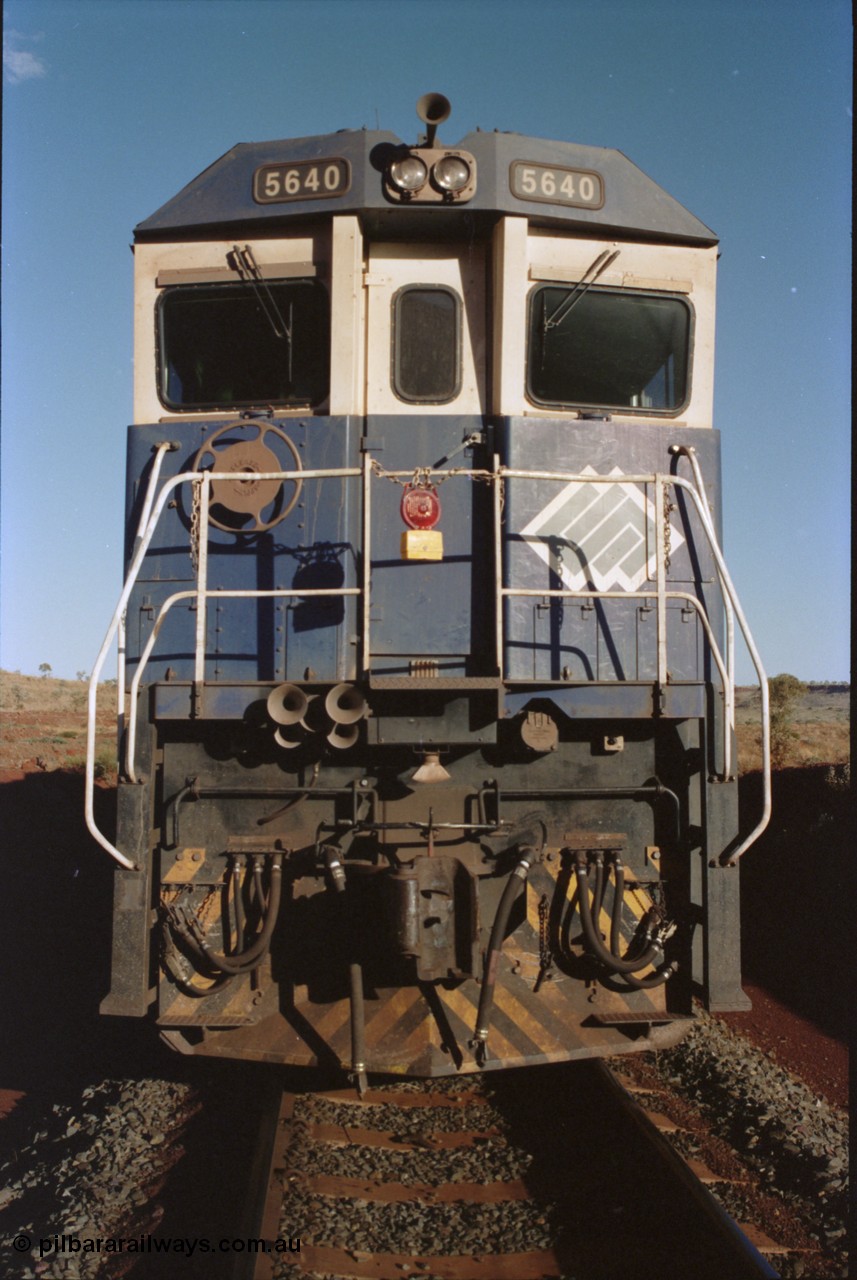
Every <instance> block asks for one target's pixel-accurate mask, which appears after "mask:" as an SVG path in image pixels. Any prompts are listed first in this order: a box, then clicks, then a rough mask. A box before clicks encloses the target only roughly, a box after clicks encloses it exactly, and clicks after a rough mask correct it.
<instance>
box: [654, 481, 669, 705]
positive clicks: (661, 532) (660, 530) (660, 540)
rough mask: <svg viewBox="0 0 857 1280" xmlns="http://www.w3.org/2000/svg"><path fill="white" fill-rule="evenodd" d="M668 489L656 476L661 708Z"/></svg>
mask: <svg viewBox="0 0 857 1280" xmlns="http://www.w3.org/2000/svg"><path fill="white" fill-rule="evenodd" d="M665 498H666V489H665V488H664V481H663V477H662V476H655V574H656V586H657V592H658V706H657V707H656V711H658V712H659V711H660V710H661V704H662V699H663V697H664V690H665V689H666V687H667V683H668V681H669V671H668V669H667V583H666V576H667V563H666V551H665V547H666V537H665V534H666V522H665V519H664V501H665Z"/></svg>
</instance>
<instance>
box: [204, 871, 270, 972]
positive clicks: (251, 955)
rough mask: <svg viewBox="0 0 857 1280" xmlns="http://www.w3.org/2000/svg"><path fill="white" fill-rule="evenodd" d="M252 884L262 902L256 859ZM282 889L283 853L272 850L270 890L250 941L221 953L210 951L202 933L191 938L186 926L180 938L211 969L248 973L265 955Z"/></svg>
mask: <svg viewBox="0 0 857 1280" xmlns="http://www.w3.org/2000/svg"><path fill="white" fill-rule="evenodd" d="M253 880H254V887H255V890H256V895H257V898H258V900H259V902H260V903H261V902H262V900H263V899H262V870H261V865H260V863H259V862H256V863H255V866H254V870H253ZM282 889H283V855H282V854H281V853H275V854H274V856H273V858H272V859H271V889H270V892H269V894H268V901H267V904H266V906H265V916H264V920H263V923H262V928H261V930H260V931H259V933H258V934H257V935H256V937H255V939H254V940H253V942H251V944H250V945H249V946H248V947H245V949H244V950H243V951H241V952H239V953H238V954H237V955H234V956H224V955H220V954H219V953H218V952H216V951H215V950H214V948H213V947H212V946H210V945H209V943H208V942H207V941H206V939H205V937H204V935H202V936H199V937H194V936H193V933H192V932H191V929H190V928H183V929H182V930H181V932H182V937H183V938H184V940H185V942H186V943H187V944H188V946H189V947H190V948H191V950H192V951H193V952H194V954H195V955H196V956H197V958H198V959H199V960H200V961H202V963H204V964H206V965H208V966H209V967H210V968H212V969H216V970H217V971H218V972H219V973H226V974H230V975H236V974H244V973H251V972H252V971H253V969H256V968H258V966H259V963H260V961H261V960H262V959H263V958H264V956H265V955H266V954H267V951H268V948H269V947H270V945H271V938H272V936H273V933H274V928H275V926H276V923H277V917H278V915H279V913H280V900H281V897H282ZM196 932H197V933H198V934H200V935H201V930H200V929H199V928H197V930H196Z"/></svg>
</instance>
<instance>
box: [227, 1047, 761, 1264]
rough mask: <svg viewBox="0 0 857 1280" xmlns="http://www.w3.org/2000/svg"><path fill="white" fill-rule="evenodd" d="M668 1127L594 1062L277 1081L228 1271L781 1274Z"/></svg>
mask: <svg viewBox="0 0 857 1280" xmlns="http://www.w3.org/2000/svg"><path fill="white" fill-rule="evenodd" d="M663 1128H664V1125H663V1123H662V1120H661V1121H660V1122H659V1119H658V1117H657V1116H656V1115H655V1116H654V1117H652V1116H650V1115H649V1114H647V1111H646V1101H645V1099H643V1103H642V1105H641V1101H640V1099H639V1098H638V1099H635V1098H634V1097H632V1095H631V1094H630V1092H629V1091H628V1090H627V1089H626V1088H624V1087H623V1086H622V1085H621V1084H620V1083H619V1082H618V1080H617V1079H616V1078H615V1077H614V1076H613V1075H612V1074H611V1073H610V1071H609V1070H608V1069H607V1068H606V1067H604V1066H603V1065H602V1064H599V1063H594V1062H586V1063H578V1064H571V1065H564V1066H558V1067H542V1068H538V1069H536V1070H523V1071H516V1072H511V1073H503V1075H502V1076H498V1077H496V1078H485V1079H481V1080H479V1081H473V1080H472V1078H471V1079H470V1080H467V1081H465V1080H461V1081H455V1082H445V1081H440V1082H438V1081H434V1082H419V1083H417V1082H407V1083H403V1084H393V1085H387V1086H385V1087H383V1088H377V1089H374V1088H373V1089H371V1090H370V1091H369V1092H368V1093H367V1094H365V1095H364V1096H363V1097H362V1098H361V1097H359V1096H358V1095H357V1093H356V1091H354V1090H330V1091H323V1092H316V1093H312V1092H311V1093H305V1094H293V1093H284V1094H283V1095H282V1096H281V1097H280V1098H279V1099H275V1098H273V1097H272V1099H271V1101H270V1104H269V1107H268V1115H267V1118H266V1121H265V1122H264V1128H263V1133H262V1135H261V1141H260V1143H259V1145H258V1149H257V1162H256V1169H255V1175H254V1179H253V1183H254V1185H253V1187H252V1188H251V1192H250V1196H249V1199H248V1205H247V1216H246V1222H247V1232H246V1234H247V1236H248V1237H250V1238H255V1239H260V1240H264V1241H267V1242H271V1243H272V1245H273V1251H272V1252H269V1253H257V1254H255V1255H251V1254H250V1253H249V1252H248V1253H247V1254H245V1255H244V1256H243V1257H241V1258H240V1259H239V1261H238V1266H237V1268H236V1270H235V1272H234V1276H235V1280H303V1278H304V1277H313V1278H323V1280H327V1278H328V1277H343V1278H345V1277H354V1278H355V1280H368V1278H370V1277H376V1278H377V1280H506V1278H507V1277H508V1280H541V1278H542V1277H544V1278H548V1277H552V1278H562V1280H566V1278H568V1280H571V1278H572V1277H574V1280H616V1278H617V1277H622V1280H644V1278H645V1280H650V1277H651V1276H653V1275H658V1276H662V1277H664V1278H665V1280H671V1277H674V1276H675V1277H678V1276H682V1277H684V1276H687V1275H688V1274H693V1275H694V1277H695V1280H708V1277H711V1280H715V1277H716V1280H722V1277H724V1276H729V1277H730V1280H743V1278H744V1277H776V1276H777V1275H778V1273H777V1271H776V1270H775V1269H774V1268H773V1267H772V1266H771V1265H770V1263H769V1262H768V1261H767V1260H766V1258H765V1257H764V1256H763V1255H762V1253H761V1252H760V1251H759V1249H757V1248H756V1246H755V1245H754V1243H753V1242H752V1241H751V1239H750V1238H749V1235H748V1232H747V1231H746V1230H742V1229H741V1228H740V1227H738V1226H737V1225H736V1223H735V1222H733V1221H732V1219H731V1218H729V1217H728V1215H727V1214H726V1212H725V1211H724V1210H723V1209H722V1208H721V1206H720V1204H719V1203H718V1202H717V1201H716V1200H715V1199H714V1197H713V1196H712V1195H711V1193H710V1192H709V1191H708V1189H707V1187H706V1186H705V1179H706V1171H705V1170H703V1169H699V1168H696V1169H694V1168H691V1167H690V1166H689V1165H688V1164H687V1163H686V1162H685V1161H684V1160H682V1159H681V1157H680V1156H679V1155H677V1153H676V1151H675V1149H674V1147H673V1146H672V1144H671V1143H670V1142H669V1141H668V1140H667V1139H666V1138H665V1137H664V1134H663ZM760 1243H761V1244H762V1245H763V1247H769V1246H770V1244H771V1242H770V1241H767V1242H765V1241H761V1242H760Z"/></svg>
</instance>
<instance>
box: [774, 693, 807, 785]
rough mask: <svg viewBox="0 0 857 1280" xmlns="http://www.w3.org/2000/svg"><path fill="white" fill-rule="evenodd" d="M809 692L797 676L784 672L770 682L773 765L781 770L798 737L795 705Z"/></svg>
mask: <svg viewBox="0 0 857 1280" xmlns="http://www.w3.org/2000/svg"><path fill="white" fill-rule="evenodd" d="M806 692H807V686H806V685H805V684H804V682H803V681H802V680H798V678H797V676H791V675H789V674H788V673H787V672H782V674H780V675H778V676H771V677H770V679H769V680H768V693H769V695H770V700H771V763H772V764H773V765H775V767H776V768H781V767H782V766H783V765H784V764H785V761H786V756H787V755H788V751H789V747H790V746H791V744H792V742H793V740H794V739H795V738H796V737H797V735H796V734H795V733H794V732H793V730H792V717H793V715H794V708H795V703H796V702H797V700H798V698H802V697H803V695H804V694H805V693H806Z"/></svg>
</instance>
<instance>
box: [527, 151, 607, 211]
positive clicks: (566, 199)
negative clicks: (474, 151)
mask: <svg viewBox="0 0 857 1280" xmlns="http://www.w3.org/2000/svg"><path fill="white" fill-rule="evenodd" d="M509 186H510V187H511V189H512V195H513V196H517V197H518V199H519V200H536V201H538V202H539V203H541V204H569V205H574V206H575V208H578V209H600V208H601V206H602V205H603V204H604V183H603V181H602V178H601V174H600V173H593V172H591V171H590V170H588V169H565V168H562V167H561V166H560V165H556V164H552V165H545V164H530V163H529V162H528V161H526V160H516V161H515V162H514V163H513V165H512V166H511V169H510V170H509Z"/></svg>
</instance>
